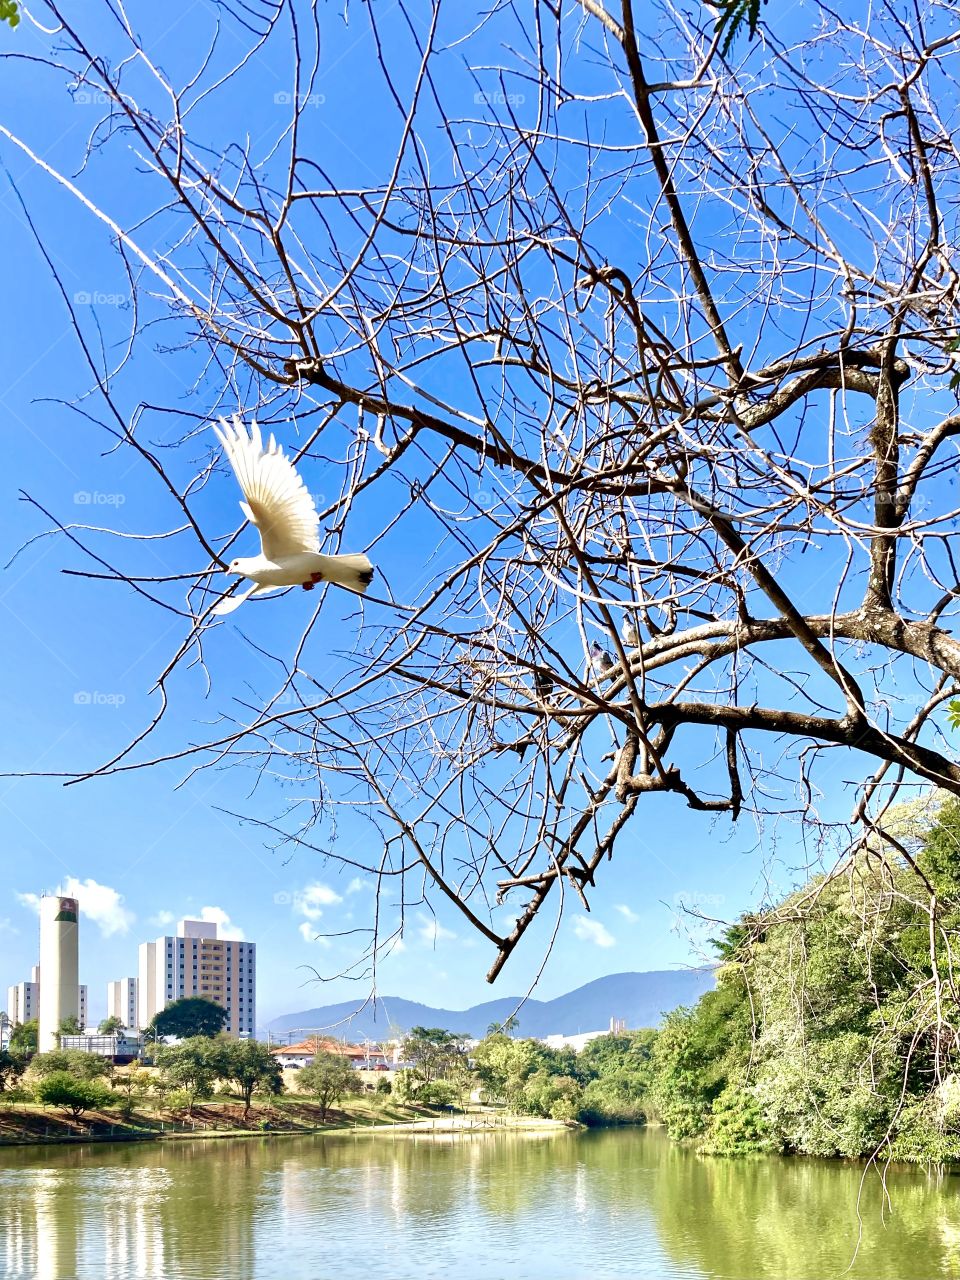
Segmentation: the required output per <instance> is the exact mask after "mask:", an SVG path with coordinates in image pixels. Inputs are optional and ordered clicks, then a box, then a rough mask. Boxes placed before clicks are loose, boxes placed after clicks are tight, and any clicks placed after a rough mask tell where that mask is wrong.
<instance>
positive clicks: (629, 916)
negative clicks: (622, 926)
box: [613, 902, 640, 924]
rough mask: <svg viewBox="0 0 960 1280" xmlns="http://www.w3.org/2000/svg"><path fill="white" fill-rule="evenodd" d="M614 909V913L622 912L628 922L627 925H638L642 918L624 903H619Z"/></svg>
mask: <svg viewBox="0 0 960 1280" xmlns="http://www.w3.org/2000/svg"><path fill="white" fill-rule="evenodd" d="M613 909H614V911H619V912H620V914H621V915H622V916H623V918H624V920H626V922H627V924H637V923H638V922H639V920H640V917H639V916H638V915H637V913H636V912H635V911H631V910H630V908H629V907H628V906H627V905H626V904H625V903H623V902H618V903H617V905H616V906H615V907H614V908H613Z"/></svg>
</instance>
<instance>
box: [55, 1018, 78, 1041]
mask: <svg viewBox="0 0 960 1280" xmlns="http://www.w3.org/2000/svg"><path fill="white" fill-rule="evenodd" d="M82 1034H83V1027H82V1026H81V1025H80V1019H79V1018H78V1017H77V1015H76V1014H75V1013H71V1014H70V1015H69V1017H66V1018H63V1019H62V1020H61V1021H60V1022H59V1023H58V1025H57V1035H58V1036H79V1035H82Z"/></svg>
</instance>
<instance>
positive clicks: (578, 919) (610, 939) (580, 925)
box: [573, 916, 617, 947]
mask: <svg viewBox="0 0 960 1280" xmlns="http://www.w3.org/2000/svg"><path fill="white" fill-rule="evenodd" d="M573 933H574V936H575V937H577V938H579V939H580V941H581V942H592V943H593V945H594V946H595V947H615V946H616V945H617V940H616V938H615V937H614V936H613V934H612V933H611V932H610V931H609V929H607V927H606V925H602V924H601V923H600V921H599V920H588V919H587V917H586V916H574V917H573Z"/></svg>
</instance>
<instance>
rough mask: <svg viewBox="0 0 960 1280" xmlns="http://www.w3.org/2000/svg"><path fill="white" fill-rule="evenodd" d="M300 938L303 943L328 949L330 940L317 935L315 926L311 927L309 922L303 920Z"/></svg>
mask: <svg viewBox="0 0 960 1280" xmlns="http://www.w3.org/2000/svg"><path fill="white" fill-rule="evenodd" d="M300 937H301V938H302V939H303V940H304V942H311V943H313V945H314V946H317V947H329V946H330V945H331V943H330V939H329V938H325V937H324V936H323V934H318V933H317V930H316V926H315V925H312V924H311V923H310V921H309V920H304V922H303V923H302V924H301V925H300Z"/></svg>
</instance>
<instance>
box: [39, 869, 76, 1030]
mask: <svg viewBox="0 0 960 1280" xmlns="http://www.w3.org/2000/svg"><path fill="white" fill-rule="evenodd" d="M77 915H78V905H77V900H76V898H61V897H60V895H59V894H45V895H44V896H43V897H42V898H41V899H40V1000H39V1017H40V1026H39V1028H38V1030H39V1037H38V1039H39V1043H38V1046H37V1047H38V1048H39V1050H40V1052H41V1053H48V1052H49V1051H50V1050H51V1049H56V1047H57V1029H58V1028H59V1026H60V1023H61V1022H63V1020H64V1018H69V1017H74V1018H76V1017H79V1014H80V989H79V977H80V955H79V952H80V948H79V937H78V929H77Z"/></svg>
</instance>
